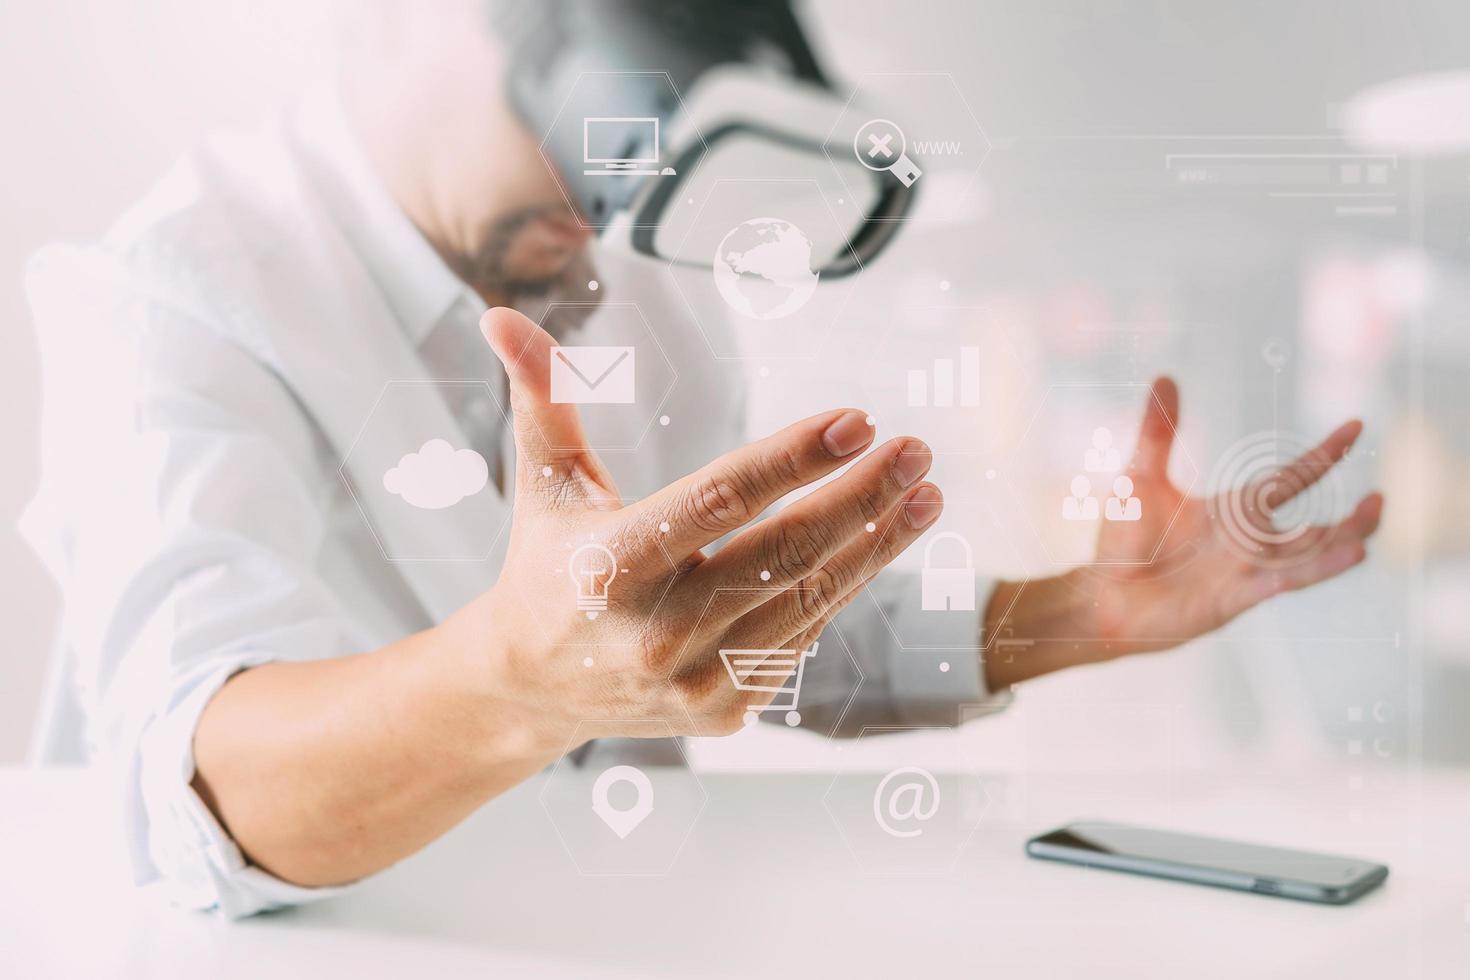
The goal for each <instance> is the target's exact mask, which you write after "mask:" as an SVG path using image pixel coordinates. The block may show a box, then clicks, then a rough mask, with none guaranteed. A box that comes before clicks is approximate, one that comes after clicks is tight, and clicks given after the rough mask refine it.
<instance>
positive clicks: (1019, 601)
mask: <svg viewBox="0 0 1470 980" xmlns="http://www.w3.org/2000/svg"><path fill="white" fill-rule="evenodd" d="M1098 584H1099V583H1098V579H1097V578H1096V577H1095V576H1090V575H1088V574H1087V570H1086V569H1075V570H1073V571H1071V572H1067V573H1066V574H1063V575H1057V576H1053V577H1050V578H1042V579H1031V580H1026V581H1018V582H1000V583H998V584H997V585H996V587H995V589H994V590H993V591H992V593H991V596H990V602H989V604H988V605H987V606H986V609H985V616H984V618H983V620H982V625H981V629H982V630H983V631H984V633H983V641H984V643H985V644H986V651H987V653H986V655H985V663H984V669H985V684H986V687H987V688H988V689H989V690H991V691H999V690H1003V689H1004V688H1007V687H1009V686H1011V685H1012V684H1018V683H1020V682H1021V681H1025V680H1030V679H1031V678H1033V677H1040V676H1041V675H1043V674H1049V673H1052V672H1054V671H1058V670H1063V669H1065V668H1067V667H1075V666H1078V665H1080V664H1086V663H1096V662H1099V661H1103V660H1108V659H1110V658H1111V657H1113V656H1117V654H1118V651H1115V650H1111V649H1109V648H1108V647H1107V646H1106V645H1104V644H1100V643H1098V642H1097V640H1098V639H1099V636H1098V632H1097V628H1096V617H1095V615H1094V612H1095V609H1096V596H1095V594H1094V590H1095V589H1096V588H1097V587H1098ZM1002 636H1004V637H1005V639H1006V641H1007V642H1006V644H1005V646H1004V649H1003V650H1002V647H1001V645H1000V644H999V642H998V640H999V639H1000V638H1001V637H1002Z"/></svg>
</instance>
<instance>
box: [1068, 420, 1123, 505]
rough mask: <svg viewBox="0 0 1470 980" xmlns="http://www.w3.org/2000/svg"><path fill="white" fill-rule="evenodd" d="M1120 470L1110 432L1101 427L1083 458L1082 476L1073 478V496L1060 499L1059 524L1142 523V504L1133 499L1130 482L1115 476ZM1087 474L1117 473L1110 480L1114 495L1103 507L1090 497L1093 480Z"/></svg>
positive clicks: (1119, 462) (1116, 449)
mask: <svg viewBox="0 0 1470 980" xmlns="http://www.w3.org/2000/svg"><path fill="white" fill-rule="evenodd" d="M1122 468H1123V461H1122V455H1121V454H1120V453H1119V452H1118V447H1117V446H1114V445H1113V433H1112V431H1111V430H1109V429H1106V428H1102V427H1099V428H1097V429H1094V430H1093V433H1092V446H1091V448H1089V449H1088V450H1087V451H1086V452H1085V453H1083V455H1082V469H1083V471H1084V472H1082V473H1079V474H1077V475H1076V476H1074V477H1072V492H1071V493H1070V494H1069V495H1067V496H1066V497H1063V498H1062V520H1064V521H1095V520H1097V519H1098V517H1099V516H1101V517H1103V518H1104V519H1106V520H1109V521H1138V520H1142V519H1143V501H1142V500H1140V499H1139V498H1137V497H1135V496H1133V480H1132V479H1131V478H1130V477H1128V476H1127V475H1126V474H1123V473H1118V471H1119V470H1120V469H1122ZM1088 473H1118V475H1117V476H1115V477H1113V482H1112V490H1113V495H1112V496H1111V497H1109V498H1108V499H1107V501H1106V502H1105V503H1103V504H1102V505H1099V504H1098V499H1097V498H1096V497H1094V496H1093V495H1092V478H1091V477H1089V476H1087V474H1088ZM1099 511H1101V515H1099Z"/></svg>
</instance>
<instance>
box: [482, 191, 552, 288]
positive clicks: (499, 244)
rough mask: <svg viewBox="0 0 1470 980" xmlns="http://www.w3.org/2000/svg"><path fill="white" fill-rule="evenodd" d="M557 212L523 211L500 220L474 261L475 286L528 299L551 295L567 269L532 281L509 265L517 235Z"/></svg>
mask: <svg viewBox="0 0 1470 980" xmlns="http://www.w3.org/2000/svg"><path fill="white" fill-rule="evenodd" d="M556 210H557V209H555V208H551V207H535V208H524V209H522V210H520V211H513V212H511V213H510V214H508V215H505V216H503V217H501V218H498V219H497V220H496V222H495V224H494V225H493V226H492V227H491V229H490V234H489V235H488V236H487V238H486V240H485V246H484V247H483V248H482V249H481V250H480V254H479V255H478V256H477V257H476V258H475V259H474V266H473V269H472V273H473V278H472V280H471V282H472V283H473V284H474V286H475V287H476V288H477V289H480V290H483V291H485V292H489V293H496V294H499V295H501V296H514V297H517V298H526V299H529V298H534V297H537V296H545V295H546V294H547V293H549V292H551V290H552V289H553V288H554V287H555V286H556V285H557V283H559V282H560V281H561V279H562V276H563V275H564V274H565V272H566V270H565V268H562V269H557V270H556V271H555V272H553V273H551V274H550V275H546V276H541V277H539V278H534V279H533V278H526V277H524V276H517V275H515V274H514V273H513V272H512V271H511V270H510V268H509V267H508V263H509V261H510V252H511V248H512V247H513V246H514V244H515V239H516V236H517V235H518V234H520V233H521V231H522V230H523V229H524V228H525V227H526V226H527V225H529V224H531V223H532V222H533V221H536V220H537V219H538V218H540V217H542V216H543V215H547V214H551V213H553V212H554V211H556Z"/></svg>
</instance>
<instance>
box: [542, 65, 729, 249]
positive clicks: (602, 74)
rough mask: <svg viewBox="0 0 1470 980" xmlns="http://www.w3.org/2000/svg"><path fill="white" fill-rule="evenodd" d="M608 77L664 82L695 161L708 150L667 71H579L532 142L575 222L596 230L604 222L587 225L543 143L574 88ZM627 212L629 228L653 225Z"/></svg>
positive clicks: (651, 226) (545, 143) (573, 95)
mask: <svg viewBox="0 0 1470 980" xmlns="http://www.w3.org/2000/svg"><path fill="white" fill-rule="evenodd" d="M610 77H612V78H629V77H632V78H659V79H662V80H663V82H664V84H665V85H667V86H668V88H669V93H670V94H671V95H673V97H674V103H675V104H676V105H677V106H678V107H679V111H678V113H677V116H678V118H679V119H680V120H681V123H682V124H683V125H685V126H687V127H688V128H689V131H690V132H692V133H693V134H694V138H695V139H697V140H698V141H699V146H700V150H699V154H698V155H697V156H696V157H695V163H696V164H697V163H698V161H699V160H700V159H703V157H704V155H705V154H706V153H708V152H709V143H707V142H706V141H705V138H704V133H702V132H701V131H700V129H699V127H698V126H697V125H696V124H695V123H694V120H693V119H692V118H691V117H690V114H689V111H688V108H687V107H686V106H685V105H684V97H683V96H682V95H680V94H679V87H678V86H677V85H675V84H674V79H673V78H672V77H671V76H670V75H669V73H668V72H667V71H663V70H656V71H584V72H582V73H580V74H579V75H577V79H576V81H574V82H573V83H572V87H571V88H570V89H568V90H567V95H566V98H564V99H562V102H561V105H559V106H557V109H556V115H555V116H553V117H552V118H551V122H550V123H549V124H548V125H547V131H546V132H545V133H542V134H541V140H540V142H538V143H537V144H536V150H537V152H538V153H539V154H540V156H541V161H542V162H543V163H544V164H545V165H546V170H547V172H548V173H550V174H551V179H552V181H553V182H555V184H556V188H557V190H558V191H560V192H561V196H562V198H563V200H565V201H566V204H567V207H568V208H569V209H570V210H571V213H572V214H573V216H575V217H576V219H577V223H578V224H579V225H581V226H582V227H583V228H585V229H587V230H589V231H597V230H600V229H601V228H602V227H605V225H606V223H604V225H594V224H589V223H588V222H587V221H586V219H585V218H584V217H583V215H582V210H581V208H579V207H578V206H577V202H576V201H575V200H574V199H573V197H572V195H571V194H570V193H569V192H568V190H567V186H566V181H565V179H564V177H563V175H562V172H561V169H560V168H559V167H558V166H557V165H556V162H555V161H554V160H552V159H551V157H550V155H549V154H548V153H547V149H546V147H547V144H548V143H550V142H551V135H552V133H553V132H555V131H556V127H557V124H559V123H560V122H561V117H562V114H563V113H565V112H566V109H567V106H568V105H570V104H571V102H572V100H573V98H574V97H575V96H576V94H577V90H578V89H579V88H580V87H581V86H582V85H583V83H584V82H586V81H587V79H589V78H610ZM660 131H661V132H662V124H660ZM660 139H662V136H660ZM659 152H660V155H661V156H662V154H663V149H662V146H660V150H659ZM628 214H629V216H630V223H629V227H632V228H654V227H657V224H656V223H648V222H642V223H640V222H638V221H637V218H636V214H635V212H634V211H629V212H628ZM611 220H612V218H611V216H610V217H609V222H608V223H610V222H611Z"/></svg>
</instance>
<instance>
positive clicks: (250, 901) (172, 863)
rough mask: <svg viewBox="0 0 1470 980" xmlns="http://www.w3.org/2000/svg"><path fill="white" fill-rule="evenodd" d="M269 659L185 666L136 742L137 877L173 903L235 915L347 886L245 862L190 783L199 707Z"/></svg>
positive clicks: (314, 897) (316, 897)
mask: <svg viewBox="0 0 1470 980" xmlns="http://www.w3.org/2000/svg"><path fill="white" fill-rule="evenodd" d="M273 659H275V658H274V657H272V656H269V655H262V656H259V657H241V658H237V659H231V660H229V661H228V662H224V663H220V662H214V663H212V664H209V665H207V666H205V667H204V668H203V669H201V670H199V671H197V672H192V676H191V677H189V678H185V679H184V680H183V682H181V683H180V684H179V685H178V687H177V688H176V691H178V692H179V693H178V694H177V696H176V697H175V698H174V699H172V700H171V701H170V707H169V709H168V710H167V711H166V712H165V713H164V714H163V715H161V716H160V717H159V718H157V719H156V720H155V721H154V722H153V723H152V724H151V725H150V726H149V727H148V729H147V730H146V732H145V733H144V734H143V737H142V740H141V742H140V744H139V760H138V782H137V793H138V796H137V798H136V799H135V800H134V806H133V807H131V810H132V818H133V819H135V820H141V821H142V822H143V823H144V825H145V828H144V830H145V833H146V839H147V842H148V844H147V853H146V855H139V856H138V857H139V858H140V859H142V860H146V861H147V862H148V863H151V864H152V866H153V868H152V870H153V872H154V874H152V875H149V874H147V873H146V869H141V868H140V869H139V871H140V877H141V878H143V879H144V880H145V881H147V884H148V887H149V888H150V889H152V890H156V891H160V892H162V893H163V894H164V896H165V897H166V898H167V899H168V900H169V901H170V902H172V903H174V904H176V905H181V906H184V907H186V908H194V909H217V910H219V912H221V913H222V914H224V915H225V916H228V917H230V918H238V917H241V916H246V915H252V914H254V913H256V912H260V911H264V910H266V909H273V908H281V907H284V906H288V905H299V904H302V903H304V902H313V901H318V900H320V899H324V898H330V897H332V896H335V895H339V894H341V893H342V892H344V891H346V890H347V889H348V888H350V887H351V886H350V885H342V886H333V887H324V888H305V887H302V886H300V885H293V884H291V883H289V882H286V881H282V880H281V879H280V878H277V877H276V876H274V875H272V874H270V873H268V872H266V871H263V870H262V869H260V868H257V867H254V866H253V865H251V864H249V863H248V862H247V861H246V860H245V856H244V854H242V853H241V851H240V848H239V847H238V846H237V845H236V844H235V842H234V840H233V839H232V838H231V837H230V835H229V834H228V833H226V831H225V829H224V827H223V826H222V825H221V824H220V822H219V821H218V820H217V819H215V816H214V814H213V813H212V812H210V809H209V807H207V806H206V805H205V804H204V801H203V800H202V799H200V797H199V794H198V793H196V792H195V791H194V787H193V786H192V785H191V784H192V782H193V779H194V731H195V729H196V728H197V726H198V724H199V716H200V715H201V714H203V712H204V706H205V705H206V704H208V703H209V699H210V698H212V697H213V696H214V695H215V693H216V692H218V691H219V689H220V688H221V687H223V686H224V684H225V682H226V681H228V680H229V679H230V678H231V677H233V676H234V675H235V674H237V673H239V672H240V671H242V670H245V669H247V668H249V667H254V666H257V665H258V664H262V663H267V662H269V661H271V660H273ZM135 839H136V838H135ZM148 879H153V880H151V881H150V880H148Z"/></svg>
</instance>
